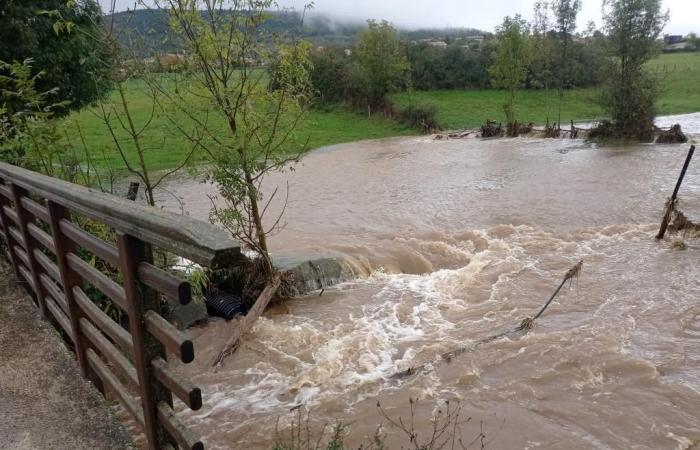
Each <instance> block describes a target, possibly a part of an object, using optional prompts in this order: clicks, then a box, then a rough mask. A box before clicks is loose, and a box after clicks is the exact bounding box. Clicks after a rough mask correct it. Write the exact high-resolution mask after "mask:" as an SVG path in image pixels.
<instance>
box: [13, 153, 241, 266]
mask: <svg viewBox="0 0 700 450" xmlns="http://www.w3.org/2000/svg"><path fill="white" fill-rule="evenodd" d="M0 178H3V179H5V180H9V181H11V182H12V183H14V184H17V185H19V186H21V187H23V188H25V189H27V190H28V191H30V192H31V193H33V194H35V195H37V196H40V197H43V198H45V199H47V200H51V201H54V202H56V203H59V204H61V205H63V206H64V207H66V208H67V209H69V210H71V211H74V212H76V213H78V214H82V215H84V216H86V217H89V218H91V219H94V220H96V221H98V222H101V223H104V224H106V225H109V226H110V227H112V228H114V229H115V230H117V231H120V232H122V233H125V234H128V235H131V236H134V237H135V238H138V239H141V240H143V241H144V242H148V243H150V244H153V245H155V246H157V247H160V248H162V249H164V250H167V251H169V252H171V253H174V254H176V255H178V256H182V257H184V258H187V259H190V260H192V261H194V262H196V263H199V264H202V265H204V266H207V267H211V266H217V265H218V264H219V263H225V262H226V261H228V260H230V259H231V258H235V257H237V256H238V255H239V254H240V246H239V245H238V244H237V243H236V242H234V241H232V240H231V237H230V236H229V235H228V234H226V233H225V232H224V231H222V230H217V229H216V228H215V227H212V226H211V225H210V224H208V223H205V222H201V221H198V220H195V219H192V218H191V217H188V216H181V215H176V214H172V213H168V212H166V211H163V210H160V209H158V208H149V207H147V206H144V205H140V204H138V203H134V202H133V201H130V200H126V199H122V198H119V197H115V196H113V195H109V194H104V193H102V192H98V191H95V190H93V189H89V188H85V187H82V186H78V185H75V184H72V183H68V182H66V181H62V180H58V179H56V178H51V177H47V176H44V175H40V174H37V173H36V172H32V171H30V170H26V169H22V168H20V167H16V166H13V165H11V164H7V163H2V162H0Z"/></svg>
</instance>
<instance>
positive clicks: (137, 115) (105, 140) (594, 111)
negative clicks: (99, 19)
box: [65, 53, 700, 170]
mask: <svg viewBox="0 0 700 450" xmlns="http://www.w3.org/2000/svg"><path fill="white" fill-rule="evenodd" d="M650 68H651V69H652V70H654V72H655V73H657V74H658V76H659V78H660V79H661V81H662V89H663V93H662V95H661V98H660V101H659V105H658V106H659V113H660V114H680V113H688V112H696V111H700V89H698V86H700V53H682V54H668V55H662V56H661V57H660V58H658V59H656V60H654V61H653V62H652V63H650ZM146 93H147V90H146V88H145V85H144V83H143V82H142V81H139V80H132V81H130V82H129V83H128V84H127V92H126V96H127V98H128V100H129V104H130V108H131V110H132V113H133V116H134V121H135V122H136V124H137V126H139V124H144V123H146V122H147V121H148V118H149V116H150V113H151V106H152V103H151V100H150V98H149V97H148V95H147V94H146ZM599 95H600V91H599V90H598V89H576V90H572V91H568V92H566V94H565V97H564V103H563V108H562V122H564V123H568V121H569V120H572V119H573V120H575V121H580V120H591V119H598V118H601V117H602V116H603V112H602V110H601V108H600V106H599V105H598V104H597V99H598V97H599ZM117 98H118V95H117V94H116V93H113V94H112V100H114V101H116V100H117ZM394 101H395V102H396V104H397V105H398V106H399V107H403V106H406V105H408V104H410V103H418V104H421V103H430V104H434V105H435V106H437V108H438V111H439V113H438V118H439V121H440V123H441V124H442V126H443V127H445V128H448V129H461V128H475V127H478V126H480V125H481V124H483V123H484V121H485V120H486V119H493V120H496V121H503V120H504V115H503V107H502V105H503V101H504V96H503V93H502V92H499V91H494V90H470V91H466V90H454V91H427V92H404V93H400V94H397V95H395V96H394ZM517 110H518V118H519V120H520V121H522V122H534V123H538V124H541V123H544V122H546V120H547V118H549V119H550V120H551V121H553V120H555V117H556V101H555V93H554V92H550V95H549V97H548V96H547V95H545V92H544V91H523V92H520V93H519V95H518V105H517ZM97 112H98V110H97V108H94V107H93V108H88V109H85V110H83V111H80V112H78V113H74V114H72V115H70V116H69V117H68V118H67V119H65V125H66V126H65V130H66V133H65V134H66V139H67V140H69V141H70V142H71V143H72V144H73V145H75V146H76V147H78V148H82V143H81V139H80V135H81V134H82V136H83V137H84V141H85V147H86V148H87V149H88V151H89V153H90V154H91V155H100V156H94V157H95V162H96V163H97V164H100V165H110V166H111V167H113V168H115V169H117V170H120V169H122V168H123V167H124V164H123V162H122V161H121V159H120V157H119V155H118V153H117V151H116V150H115V146H114V143H113V142H112V139H111V137H110V134H109V130H108V129H107V128H106V127H105V125H104V124H103V123H102V120H101V118H100V117H99V116H98V115H97V114H96V113H97ZM173 121H174V122H175V123H179V124H184V125H187V120H186V117H185V115H184V114H182V113H178V112H177V110H176V109H175V108H166V111H163V112H160V113H158V114H157V116H156V117H155V119H154V120H153V122H152V123H151V125H150V126H149V128H148V129H147V130H146V131H145V132H144V133H143V135H142V141H143V145H144V147H145V148H146V155H145V156H146V162H147V164H148V165H149V167H151V168H152V169H166V168H170V167H173V166H175V165H176V164H178V162H179V161H181V160H182V157H183V155H184V154H186V153H187V152H188V150H189V148H190V147H189V143H188V142H187V140H186V139H185V138H183V137H182V135H181V134H180V132H179V131H177V128H176V127H175V126H174V125H173ZM209 126H210V127H211V128H212V129H213V130H219V129H220V130H221V134H222V135H224V134H225V123H224V121H223V119H222V118H221V117H219V118H217V117H215V116H211V117H210V120H209ZM79 131H80V132H79ZM412 134H418V130H414V129H411V128H408V127H406V126H403V125H399V124H397V123H396V122H394V121H392V120H389V119H386V118H383V117H376V116H374V117H369V116H368V115H367V114H360V113H356V112H353V111H350V110H348V109H346V108H343V107H335V108H328V109H313V110H312V111H311V112H310V113H309V114H308V116H307V118H306V119H305V120H304V121H303V122H302V124H301V126H300V127H299V128H298V129H297V131H296V135H297V141H299V142H306V141H307V139H308V148H309V149H315V148H319V147H323V146H327V145H332V144H338V143H343V142H352V141H357V140H362V139H377V138H384V137H390V136H405V135H412ZM122 145H124V148H125V151H126V153H127V155H128V157H129V158H130V159H131V160H132V161H136V155H135V152H134V150H133V148H132V147H131V145H130V143H129V142H128V141H127V140H124V139H122ZM84 153H85V151H84V149H82V150H80V151H79V154H80V155H83V154H84ZM103 153H104V155H105V156H106V159H103V158H102V156H101V155H102V154H103ZM82 158H83V159H84V157H82ZM198 160H203V155H201V154H200V155H196V156H195V158H194V161H193V162H197V161H198Z"/></svg>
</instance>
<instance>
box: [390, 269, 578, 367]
mask: <svg viewBox="0 0 700 450" xmlns="http://www.w3.org/2000/svg"><path fill="white" fill-rule="evenodd" d="M582 269H583V260H581V261H579V262H578V263H576V265H575V266H573V267H572V268H571V269H569V270H568V271H567V272H566V274H565V275H564V279H563V280H562V281H561V283H560V284H559V286H558V287H557V289H556V290H555V291H554V293H553V294H552V295H551V296H550V297H549V300H547V303H545V304H544V306H543V307H542V309H540V311H539V312H538V313H537V314H535V316H534V317H526V318H524V319H523V321H522V322H520V325H518V326H517V327H516V328H515V329H513V330H510V331H505V332H503V333H499V334H495V335H493V336H489V337H486V338H484V339H481V340H479V341H477V342H475V343H474V344H473V345H469V346H463V347H460V348H458V349H456V350H452V351H450V352H446V353H443V354H442V355H440V361H445V362H451V361H452V359H453V358H455V357H457V356H459V355H461V354H462V353H465V352H466V351H468V350H473V349H474V348H476V347H477V346H478V345H481V344H486V343H489V342H493V341H496V340H498V339H501V338H504V337H507V336H512V335H515V334H516V333H520V332H523V331H524V332H525V333H527V332H528V331H530V330H531V329H532V328H534V326H535V320H537V319H539V318H540V316H542V314H544V312H545V311H546V310H547V308H548V307H549V305H550V304H551V303H552V301H553V300H554V298H555V297H556V296H557V295H558V294H559V292H560V291H561V289H562V288H563V287H564V285H565V284H566V282H567V281H569V282H570V283H572V282H573V280H574V278H575V279H576V280H577V282H578V278H579V277H580V276H581V270H582ZM431 364H432V362H429V363H426V364H422V365H420V366H417V367H409V368H408V369H406V370H403V371H401V372H397V373H395V374H394V375H392V376H391V378H392V379H400V378H405V377H408V376H411V375H413V374H416V373H418V372H420V371H423V370H425V369H427V368H428V366H430V365H431Z"/></svg>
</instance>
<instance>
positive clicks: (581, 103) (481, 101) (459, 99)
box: [394, 53, 700, 129]
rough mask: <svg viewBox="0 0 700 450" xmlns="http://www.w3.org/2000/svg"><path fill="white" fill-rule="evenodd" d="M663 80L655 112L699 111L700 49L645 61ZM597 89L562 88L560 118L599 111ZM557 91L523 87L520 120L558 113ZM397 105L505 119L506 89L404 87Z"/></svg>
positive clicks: (454, 124)
mask: <svg viewBox="0 0 700 450" xmlns="http://www.w3.org/2000/svg"><path fill="white" fill-rule="evenodd" d="M649 68H650V69H651V70H652V71H653V72H654V73H656V74H657V75H658V77H659V79H660V81H661V89H662V92H661V96H660V99H659V103H658V109H659V114H682V113H689V112H697V111H700V53H675V54H665V55H661V56H660V57H659V58H657V59H655V60H653V61H652V62H650V63H649ZM600 95H601V94H600V90H599V89H574V90H571V91H566V92H565V94H564V102H563V104H562V115H561V117H562V123H564V124H566V123H568V122H569V121H570V120H574V121H580V120H590V119H597V118H602V117H603V111H602V109H601V108H600V106H599V105H598V99H599V96H600ZM556 97H557V93H556V92H553V91H550V93H549V96H547V95H546V92H545V91H543V90H542V91H521V92H520V93H518V97H517V105H516V109H517V117H518V120H519V121H521V122H534V123H544V122H546V121H547V118H549V120H550V121H555V120H556V118H557V99H556ZM394 101H395V102H396V104H397V105H399V107H404V106H406V105H408V104H411V103H416V104H426V103H427V104H432V105H435V106H436V107H437V108H438V110H439V116H438V120H439V121H440V124H441V125H442V126H443V127H446V128H448V129H461V128H475V127H478V126H480V125H482V124H483V123H484V121H485V120H486V119H493V120H497V121H504V120H505V117H504V114H503V103H504V94H503V93H502V92H499V91H494V90H470V91H427V92H402V93H400V94H397V95H395V96H394Z"/></svg>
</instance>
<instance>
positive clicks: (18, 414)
mask: <svg viewBox="0 0 700 450" xmlns="http://www.w3.org/2000/svg"><path fill="white" fill-rule="evenodd" d="M132 446H133V444H132V443H131V439H130V437H129V435H128V433H127V432H126V430H125V429H124V427H123V426H122V425H121V424H120V423H119V421H118V420H117V419H116V417H115V416H114V414H113V413H112V411H111V409H110V408H109V406H108V405H107V403H106V401H105V400H104V399H103V398H102V396H101V395H100V394H99V392H98V391H97V390H96V389H95V388H94V387H93V386H91V385H90V383H88V382H87V381H85V380H84V379H83V378H82V377H81V375H80V372H79V370H78V366H77V363H76V362H75V360H74V357H73V355H72V354H71V353H70V351H69V350H68V349H67V348H66V347H65V345H64V344H63V341H62V340H61V337H60V336H59V335H58V333H57V332H56V331H55V330H54V329H53V328H52V327H51V325H49V324H48V323H47V322H45V321H43V320H41V318H40V317H39V312H38V310H37V308H36V307H35V306H34V304H33V303H32V301H31V299H30V298H29V297H28V296H27V295H26V294H25V292H24V291H23V290H21V289H18V288H16V287H15V284H14V276H13V275H12V273H11V271H10V270H9V269H8V268H7V267H6V266H5V264H4V263H3V262H0V449H13V450H15V449H16V450H28V449H42V450H43V449H47V450H48V449H51V450H62V449H66V450H68V449H71V450H72V449H125V448H132Z"/></svg>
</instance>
